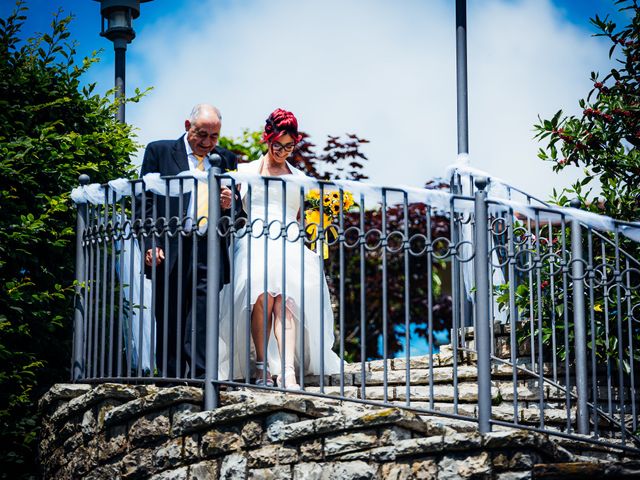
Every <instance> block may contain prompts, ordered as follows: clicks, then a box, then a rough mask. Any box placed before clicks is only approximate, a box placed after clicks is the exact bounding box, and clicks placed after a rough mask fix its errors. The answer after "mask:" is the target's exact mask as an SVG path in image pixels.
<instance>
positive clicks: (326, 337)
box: [72, 171, 640, 449]
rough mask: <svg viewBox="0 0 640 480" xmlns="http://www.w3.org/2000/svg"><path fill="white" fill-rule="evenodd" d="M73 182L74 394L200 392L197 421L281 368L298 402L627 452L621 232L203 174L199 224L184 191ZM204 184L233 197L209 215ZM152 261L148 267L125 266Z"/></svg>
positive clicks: (473, 205)
mask: <svg viewBox="0 0 640 480" xmlns="http://www.w3.org/2000/svg"><path fill="white" fill-rule="evenodd" d="M87 181H88V179H82V180H81V183H84V184H85V186H84V187H83V189H81V192H85V193H86V195H85V196H84V197H83V198H84V200H82V199H81V200H80V201H79V202H80V203H78V224H77V228H78V243H77V244H78V250H77V275H76V277H77V289H76V314H75V319H74V326H75V328H74V343H73V345H74V352H73V356H74V358H73V369H72V376H73V379H74V380H75V381H93V382H104V381H119V382H137V381H150V382H167V383H176V382H189V383H193V384H203V385H204V388H205V407H206V408H215V407H216V406H217V402H218V391H219V389H220V388H232V387H248V386H251V387H253V388H262V389H267V390H271V389H275V390H288V389H289V388H290V385H288V384H287V381H290V379H286V378H284V375H283V373H284V372H286V371H287V367H288V366H290V363H293V366H294V369H295V375H294V377H291V378H292V379H294V380H295V381H297V382H298V383H299V385H300V387H301V391H300V393H302V394H307V395H319V396H331V397H332V398H335V397H338V398H341V399H344V400H349V401H354V402H361V403H367V404H373V405H399V406H402V407H404V408H410V409H412V410H414V411H416V412H418V413H422V414H437V415H444V416H450V417H453V418H458V419H464V420H471V421H477V422H478V426H479V430H480V431H481V432H483V433H484V432H488V431H490V430H491V429H492V428H493V427H494V426H497V425H498V426H515V427H518V428H526V429H534V430H539V431H545V432H550V433H553V434H556V435H562V436H574V435H576V434H579V435H580V438H581V439H584V438H587V439H589V440H590V441H593V442H602V443H608V444H611V445H615V446H619V447H621V448H633V449H637V448H638V446H639V445H640V443H639V439H638V436H637V430H638V419H637V402H638V399H639V395H638V385H637V383H638V380H637V369H638V367H639V358H640V355H639V352H638V346H637V344H638V342H640V306H639V305H640V298H639V297H640V294H639V293H638V291H639V290H640V289H639V288H638V286H639V283H640V268H639V267H640V263H639V262H638V257H637V255H634V252H638V251H639V249H638V245H637V244H636V243H635V242H634V241H633V240H631V239H629V238H628V237H631V236H633V235H628V233H629V231H632V230H633V231H635V229H637V228H639V227H638V225H636V224H629V223H625V222H616V221H613V220H607V221H606V222H604V221H603V223H606V225H607V226H606V228H603V229H601V230H598V229H597V228H595V227H594V226H593V225H592V224H588V223H586V224H585V223H584V218H581V217H579V216H575V215H572V210H568V209H561V208H557V207H551V206H549V205H546V204H544V203H543V202H540V201H535V199H533V198H532V197H530V198H529V200H528V201H525V202H517V201H514V199H513V197H512V196H511V194H509V197H508V198H507V199H506V200H504V199H499V198H493V197H489V198H487V193H486V188H485V187H486V179H481V178H480V179H474V180H473V183H471V182H472V180H471V179H469V178H468V177H467V180H466V181H467V182H469V184H468V185H467V187H469V186H471V188H472V190H470V191H467V192H464V189H463V188H462V187H463V185H462V183H460V177H459V176H458V177H456V178H454V181H453V182H452V184H453V186H454V189H453V193H449V192H444V191H431V190H424V189H401V188H387V187H373V186H369V185H366V184H355V183H350V182H339V181H336V182H319V181H312V180H309V179H307V178H306V177H301V178H297V179H296V178H295V177H286V178H283V177H250V176H242V175H239V174H234V173H227V174H220V173H216V172H214V171H211V173H210V174H209V176H208V189H209V192H211V193H212V194H211V195H210V200H209V215H208V218H202V215H199V214H198V212H193V211H192V209H193V208H192V207H190V203H191V202H190V198H191V197H192V196H193V197H194V198H196V197H197V190H198V185H199V184H200V188H201V187H202V182H196V181H195V180H194V178H192V177H188V176H185V177H167V178H163V179H154V182H150V180H149V179H147V180H145V179H141V180H134V181H129V182H124V183H123V182H120V183H118V184H115V183H114V184H110V185H105V186H102V187H100V188H99V187H98V186H93V187H94V188H90V186H86V182H87ZM150 183H153V185H150ZM223 186H226V187H228V188H231V189H232V191H234V192H238V194H237V195H236V196H235V197H234V199H233V202H232V207H231V208H230V209H229V210H226V211H221V210H220V205H219V202H217V201H216V200H215V199H216V198H217V192H219V191H220V188H222V187H223ZM163 190H164V191H163ZM312 191H316V193H315V195H316V198H317V196H319V198H320V199H321V200H320V201H321V202H323V201H324V198H325V196H326V195H329V197H330V203H331V198H333V199H334V202H333V204H332V205H335V207H331V205H330V208H334V210H333V211H332V214H331V215H328V216H327V217H325V216H324V215H322V214H320V211H317V210H316V208H315V207H313V206H311V205H312V204H313V201H312V198H313V196H312V195H310V192H312ZM96 192H97V194H96ZM345 193H347V194H351V195H352V197H353V201H354V205H353V206H352V205H350V203H351V202H350V200H349V202H347V197H345ZM463 193H465V194H463ZM334 194H335V195H334ZM331 195H334V196H333V197H331ZM80 197H82V195H80ZM190 208H191V210H190ZM323 208H324V207H323ZM314 210H316V212H317V213H316V214H315V216H314V215H313V213H314ZM176 212H178V213H176ZM309 213H311V215H308V214H309ZM207 221H208V222H207ZM212 226H215V231H216V235H211V232H212V231H214V227H212ZM625 235H627V236H625ZM157 246H161V247H162V248H163V253H164V257H165V260H164V261H163V262H160V263H159V264H158V265H156V264H155V260H156V257H155V254H153V256H152V260H153V261H152V263H153V265H152V266H150V267H149V266H147V267H145V265H144V261H143V257H144V254H145V253H146V251H147V250H148V249H149V248H151V250H152V252H154V251H155V247H157ZM221 248H222V249H226V251H227V252H229V257H228V263H227V262H225V261H224V257H223V255H221V253H220V252H221V251H222V250H221ZM325 250H326V252H327V258H326V259H325V258H324V257H325ZM172 252H173V253H172ZM205 258H206V261H205V260H204V259H205ZM203 262H204V263H206V268H205V269H204V272H205V273H204V274H203V273H202V272H203V269H202V264H203ZM221 262H222V263H223V264H224V265H223V266H224V267H225V268H222V267H221V266H220V265H221ZM175 272H178V273H175ZM221 274H222V275H221ZM227 274H228V275H227ZM227 276H228V277H229V278H225V277H227ZM205 278H206V282H205ZM257 279H259V280H257ZM225 280H229V282H228V283H226V282H225ZM252 282H253V283H255V282H258V283H256V284H252ZM225 283H226V285H225V286H224V288H222V291H221V293H218V292H219V287H222V285H223V284H225ZM278 297H280V299H281V300H282V299H284V300H283V301H280V302H279V303H278V302H277V298H278ZM449 298H450V300H449ZM258 300H259V302H260V305H261V307H260V305H257V306H256V304H257V302H258ZM271 302H274V304H276V303H277V307H274V308H277V309H278V310H276V313H275V314H274V315H273V318H272V317H268V316H267V314H266V312H267V311H268V310H269V309H270V308H269V306H270V304H271ZM199 303H203V304H204V305H205V308H204V309H198V308H196V307H195V306H197V305H198V304H199ZM255 312H262V314H261V315H262V317H261V318H260V317H258V314H257V313H256V315H253V314H254V313H255ZM288 315H289V317H290V318H291V319H292V321H291V322H288V321H287V318H288V317H287V316H288ZM199 317H200V318H199ZM202 317H204V318H202ZM278 317H279V318H280V319H281V321H280V323H278V326H277V327H274V326H273V325H272V322H271V321H272V320H273V321H274V322H277V318H278ZM291 325H293V326H294V327H291ZM187 326H189V328H187ZM256 326H257V327H259V328H260V329H261V331H262V336H259V332H258V331H257V330H256ZM289 328H295V329H296V330H295V337H293V338H289V337H288V336H287V331H288V329H289ZM278 329H279V331H278ZM439 331H442V332H445V333H446V332H448V333H449V334H450V338H449V340H450V346H449V345H448V344H447V342H446V341H444V342H442V343H444V344H446V345H441V346H440V349H441V351H440V353H438V350H437V349H438V348H439V347H438V338H439V337H440V336H442V335H445V333H442V334H441V333H439ZM310 332H312V333H311V334H310ZM268 333H271V338H272V339H273V337H278V338H279V343H275V340H267V336H268V335H267V334H268ZM203 337H204V338H203ZM256 339H260V342H261V343H262V351H263V352H264V360H265V361H266V362H267V366H268V367H269V368H270V370H271V373H276V377H277V378H276V380H277V383H276V384H275V385H274V386H271V384H270V383H269V380H270V378H269V377H270V376H271V375H269V374H268V373H267V368H262V369H260V370H259V371H256V360H257V357H258V349H257V343H256ZM291 342H293V345H292V344H290V343H291ZM269 349H271V353H272V355H271V360H270V361H269V353H268V352H269V351H270V350H269ZM274 349H275V350H274ZM415 349H419V351H417V352H414V353H417V354H412V351H414V350H415ZM292 351H293V355H291V353H292ZM199 355H200V357H201V356H204V359H205V361H204V364H203V365H202V366H201V365H200V364H199V360H198V359H199V358H200V357H199ZM274 355H275V356H274ZM310 356H313V358H309V357H310ZM292 357H293V358H294V360H293V362H291V361H290V359H291V358H292ZM201 367H202V368H201ZM201 370H203V371H201ZM256 383H258V384H256Z"/></svg>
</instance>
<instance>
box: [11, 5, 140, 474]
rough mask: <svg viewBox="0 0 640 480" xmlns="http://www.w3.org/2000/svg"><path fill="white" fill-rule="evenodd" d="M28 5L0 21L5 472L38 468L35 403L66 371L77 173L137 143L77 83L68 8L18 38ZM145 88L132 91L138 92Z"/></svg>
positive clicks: (104, 173)
mask: <svg viewBox="0 0 640 480" xmlns="http://www.w3.org/2000/svg"><path fill="white" fill-rule="evenodd" d="M26 12H27V8H26V6H25V5H24V2H21V1H19V2H17V4H16V8H15V10H14V12H13V13H12V14H11V15H10V16H9V17H8V18H5V19H0V37H1V41H0V177H1V178H2V185H1V186H0V392H1V393H0V443H1V444H2V445H3V448H2V449H1V451H0V478H20V477H28V476H33V475H35V474H36V472H35V471H34V468H35V467H34V465H35V458H34V453H35V438H36V433H37V416H36V407H35V402H36V400H37V398H38V397H39V396H40V395H41V394H42V393H43V392H44V391H45V390H46V389H48V388H49V387H50V386H51V385H52V384H53V383H55V382H59V381H68V380H69V364H70V357H71V353H70V343H71V338H72V332H71V328H72V325H71V320H72V313H73V312H72V299H73V281H74V259H75V252H74V246H75V233H74V232H75V208H74V206H73V204H72V202H71V201H70V198H69V192H70V191H71V189H72V188H73V187H74V186H76V185H77V183H78V175H80V174H81V173H86V174H89V175H90V177H91V180H92V181H93V182H105V181H106V180H108V179H112V178H117V177H121V176H124V175H127V174H128V173H129V172H131V171H132V170H131V164H130V155H131V154H132V152H134V151H135V150H136V148H137V145H136V144H135V143H134V141H133V140H132V139H131V137H132V134H131V128H130V127H129V126H127V125H122V124H119V123H117V121H116V120H115V118H114V115H115V112H116V109H117V105H115V104H114V103H113V102H111V101H110V100H109V99H108V98H106V97H103V96H101V95H98V94H95V93H94V87H95V85H93V84H92V85H87V86H82V84H81V77H82V75H83V74H84V73H85V72H86V71H87V70H88V69H89V68H90V67H91V65H92V64H93V63H95V62H96V61H97V58H96V57H95V56H93V57H91V58H85V59H83V60H82V62H81V64H76V63H75V60H74V57H75V50H74V44H73V43H72V42H71V41H70V39H69V32H68V26H69V23H70V22H71V21H72V19H71V17H63V16H62V14H61V12H58V14H56V15H55V16H53V18H52V22H51V31H50V32H49V33H48V34H41V35H39V36H37V37H36V38H32V39H28V40H26V41H25V40H24V39H22V38H21V36H20V35H21V28H22V26H23V24H24V22H25V21H26ZM138 98H139V94H137V95H136V97H135V98H133V99H131V100H133V101H137V100H138Z"/></svg>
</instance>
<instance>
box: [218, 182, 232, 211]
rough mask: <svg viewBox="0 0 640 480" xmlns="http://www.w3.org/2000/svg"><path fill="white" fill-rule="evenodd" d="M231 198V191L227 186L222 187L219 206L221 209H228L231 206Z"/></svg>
mask: <svg viewBox="0 0 640 480" xmlns="http://www.w3.org/2000/svg"><path fill="white" fill-rule="evenodd" d="M232 198H233V193H232V192H231V190H230V189H229V188H228V187H222V188H221V189H220V208H222V209H223V210H228V209H230V208H231V200H232Z"/></svg>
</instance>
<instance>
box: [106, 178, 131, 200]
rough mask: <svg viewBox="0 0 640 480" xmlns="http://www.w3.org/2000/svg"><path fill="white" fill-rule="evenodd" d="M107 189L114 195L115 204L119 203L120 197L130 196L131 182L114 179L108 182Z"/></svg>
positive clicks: (123, 179)
mask: <svg viewBox="0 0 640 480" xmlns="http://www.w3.org/2000/svg"><path fill="white" fill-rule="evenodd" d="M108 185H109V188H111V191H112V192H113V193H114V194H115V200H116V202H119V201H120V199H121V198H122V197H130V196H131V192H132V189H131V182H130V181H129V180H127V179H125V178H116V179H115V180H111V181H110V182H109V184H108Z"/></svg>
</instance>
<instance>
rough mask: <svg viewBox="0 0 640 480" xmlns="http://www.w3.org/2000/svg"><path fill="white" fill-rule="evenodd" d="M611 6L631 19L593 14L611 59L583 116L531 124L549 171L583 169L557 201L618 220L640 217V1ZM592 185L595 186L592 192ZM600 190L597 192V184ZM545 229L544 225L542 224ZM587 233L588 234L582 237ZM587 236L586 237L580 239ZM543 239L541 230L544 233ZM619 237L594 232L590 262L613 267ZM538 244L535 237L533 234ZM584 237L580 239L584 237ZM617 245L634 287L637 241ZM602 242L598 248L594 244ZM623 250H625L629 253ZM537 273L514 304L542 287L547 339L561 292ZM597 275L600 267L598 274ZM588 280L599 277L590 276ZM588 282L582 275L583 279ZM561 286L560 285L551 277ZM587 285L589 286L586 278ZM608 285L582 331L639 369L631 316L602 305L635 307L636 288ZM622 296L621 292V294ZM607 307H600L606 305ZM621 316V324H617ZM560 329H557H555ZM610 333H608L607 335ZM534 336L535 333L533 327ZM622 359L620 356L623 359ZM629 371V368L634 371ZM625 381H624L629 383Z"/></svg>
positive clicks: (593, 344) (525, 303)
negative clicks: (619, 289)
mask: <svg viewBox="0 0 640 480" xmlns="http://www.w3.org/2000/svg"><path fill="white" fill-rule="evenodd" d="M615 5H617V6H618V8H619V10H620V11H621V12H629V13H630V14H631V20H630V23H629V24H628V25H626V26H624V27H622V28H619V27H618V25H616V24H615V23H614V22H613V21H611V20H610V19H609V17H608V16H606V17H605V18H600V17H599V16H598V15H596V16H595V17H594V18H593V19H591V23H592V24H593V26H595V28H596V29H597V33H596V34H595V35H596V36H599V37H606V38H607V39H609V41H610V42H611V47H610V49H609V57H610V58H612V59H614V60H615V65H614V68H612V69H611V70H610V71H609V73H607V74H606V75H605V76H604V77H602V78H601V77H600V74H599V73H597V72H592V73H591V77H590V78H591V81H592V82H593V88H592V89H591V90H590V91H589V93H588V94H587V96H586V98H584V99H581V100H579V105H580V108H581V109H582V114H581V115H579V116H574V115H571V116H565V115H563V112H562V110H560V111H558V112H557V113H556V114H555V115H554V116H553V117H552V118H551V119H549V120H542V119H540V123H538V124H537V125H535V129H536V131H537V134H536V138H538V139H540V140H543V139H544V140H546V141H547V145H546V149H541V150H540V153H539V155H538V156H539V157H540V158H541V159H542V160H545V161H551V162H553V170H554V171H556V172H558V171H561V170H563V169H565V168H567V167H568V166H570V165H571V166H577V167H583V169H584V175H583V177H582V178H581V179H580V180H578V181H577V182H576V183H575V184H574V185H573V186H572V187H571V188H567V189H564V190H562V192H560V193H559V194H558V193H556V192H555V191H554V195H553V201H554V202H555V203H558V204H560V205H566V204H568V203H569V200H570V198H571V197H576V198H577V199H578V200H579V201H580V203H581V207H582V208H585V209H588V210H590V211H592V212H595V213H603V214H606V215H609V216H612V217H614V218H617V219H622V220H629V221H638V220H639V219H640V151H639V147H640V80H639V79H640V7H639V6H638V1H637V0H616V1H615ZM594 188H595V189H596V191H595V192H594ZM598 189H599V190H600V191H599V192H598V191H597V190H598ZM542 232H545V228H544V227H543V228H542ZM563 233H564V234H565V236H567V235H568V233H569V231H568V230H565V231H564V232H562V231H561V230H560V229H556V231H555V232H554V233H553V235H551V234H550V235H549V242H547V245H546V246H542V245H541V246H540V248H541V250H542V252H543V253H542V254H543V255H544V252H545V250H547V251H553V250H554V249H556V248H557V247H556V245H555V244H561V243H562V234H563ZM585 236H586V235H585ZM583 238H584V237H583ZM541 239H542V235H541ZM615 240H616V237H615V236H614V235H613V234H612V233H610V232H602V233H600V234H598V235H594V236H593V239H592V240H590V242H591V244H590V247H591V248H590V251H592V252H593V253H592V255H593V264H594V265H596V266H598V267H599V268H601V269H602V270H605V271H607V270H610V271H614V270H616V269H617V267H615V265H616V263H617V259H616V252H615V251H614V250H613V249H611V248H610V247H609V246H610V245H616V244H615V243H614V242H615ZM530 241H531V243H532V244H535V243H536V242H537V240H535V239H532V240H530ZM583 241H584V239H583ZM618 242H619V243H618V244H617V245H618V246H620V247H622V251H623V252H626V253H622V254H620V256H621V257H622V260H621V263H622V265H623V266H622V267H621V268H622V269H623V270H624V268H625V267H624V264H625V261H627V262H628V261H629V260H627V259H630V260H631V266H632V267H633V268H631V269H630V268H629V265H628V264H627V267H626V268H627V271H626V272H627V273H624V274H623V275H622V279H623V280H621V283H624V281H627V282H629V283H630V284H631V285H636V284H637V282H638V279H637V273H636V268H635V265H636V264H637V261H636V262H634V261H633V260H634V259H636V260H637V259H638V258H640V244H638V243H637V242H634V241H632V240H629V239H627V238H625V237H623V236H620V238H619V239H618ZM599 246H601V248H598V247H599ZM627 255H628V256H627ZM542 273H543V274H542V275H540V276H539V277H538V279H537V280H536V282H535V284H533V283H530V284H528V285H526V284H523V285H520V286H519V287H518V290H517V291H516V292H515V293H516V304H517V305H518V306H519V307H520V309H521V310H523V311H528V310H529V308H530V305H529V304H530V298H532V297H530V293H531V292H532V291H535V290H534V289H535V288H539V291H541V292H542V295H543V298H542V300H541V301H540V302H539V303H538V304H536V305H532V308H531V311H532V312H534V313H536V314H537V313H538V310H537V309H541V310H542V315H543V325H542V327H543V328H542V330H543V335H544V338H545V343H549V342H550V341H551V340H550V334H551V332H552V328H551V322H550V320H549V319H550V318H551V315H550V313H551V311H552V308H553V307H552V305H554V302H555V305H558V304H560V301H561V298H559V297H558V296H557V294H556V295H554V296H553V297H554V298H553V301H552V299H551V296H552V294H550V293H549V285H550V281H549V280H550V279H549V275H548V273H547V272H542ZM595 276H596V278H597V272H596V274H595ZM589 278H590V280H589V282H590V284H591V285H593V283H594V282H595V283H596V284H597V280H593V279H591V277H589ZM585 283H586V284H587V281H586V280H585ZM556 285H558V286H559V287H560V288H559V289H558V290H559V291H561V288H562V287H563V284H562V283H561V282H556ZM588 285H589V284H588ZM572 288H573V287H572V282H571V281H570V282H567V284H566V285H565V286H564V290H565V294H567V295H570V294H571V292H572ZM613 290H614V289H610V290H608V291H606V292H605V291H602V290H598V289H596V291H595V294H594V295H593V296H592V297H591V298H587V299H586V301H587V302H588V304H590V306H589V307H588V308H590V309H591V310H592V311H591V312H589V313H590V315H591V316H592V318H591V322H589V324H588V325H587V337H588V338H589V339H590V341H589V344H588V346H589V348H592V349H593V350H594V351H595V354H596V356H597V357H598V360H599V361H603V360H604V361H605V362H613V363H614V364H615V365H616V367H617V368H620V369H622V370H623V371H624V373H625V374H629V372H630V370H631V372H632V371H633V370H632V369H631V368H630V363H635V368H636V369H637V368H638V365H639V363H638V362H640V354H638V352H637V351H636V350H635V349H634V348H633V345H637V343H638V341H640V332H639V331H638V329H637V328H636V326H634V324H633V322H631V321H630V318H629V317H630V316H632V313H630V312H629V311H628V310H626V311H622V312H616V310H615V309H614V308H613V307H611V311H607V308H606V305H607V303H608V304H610V305H615V303H616V300H619V301H620V302H622V304H624V303H627V302H628V303H627V305H637V304H638V301H639V300H640V296H639V293H638V291H637V288H630V289H629V292H625V293H621V294H619V293H616V292H614V291H613ZM502 293H503V296H502V298H501V302H502V303H503V305H506V303H505V302H506V300H507V294H508V290H506V289H505V290H503V291H502ZM619 295H620V296H623V297H624V298H620V299H619V298H618V296H619ZM603 305H604V307H603ZM568 308H569V311H566V312H564V315H565V316H566V318H568V319H571V318H572V311H571V308H572V307H571V305H569V307H568ZM616 314H619V315H620V319H621V323H620V328H618V327H617V322H618V319H617V317H616ZM572 325H573V323H572V321H571V320H569V322H568V326H569V327H570V328H569V330H568V331H567V332H566V335H571V334H572V332H571V327H572ZM559 328H560V329H561V328H562V327H557V326H556V327H555V329H556V330H558V329H559ZM606 332H608V333H606ZM535 333H536V334H537V333H538V332H535ZM572 345H573V344H572V343H571V342H568V343H567V344H566V346H560V347H559V348H558V349H557V350H556V351H555V352H551V355H557V356H560V358H564V356H565V355H570V354H571V351H572V348H573V346H572ZM621 359H622V361H621ZM631 374H632V375H633V373H631ZM627 385H629V383H628V381H627Z"/></svg>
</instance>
